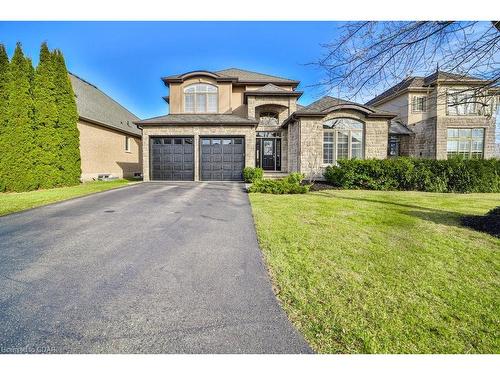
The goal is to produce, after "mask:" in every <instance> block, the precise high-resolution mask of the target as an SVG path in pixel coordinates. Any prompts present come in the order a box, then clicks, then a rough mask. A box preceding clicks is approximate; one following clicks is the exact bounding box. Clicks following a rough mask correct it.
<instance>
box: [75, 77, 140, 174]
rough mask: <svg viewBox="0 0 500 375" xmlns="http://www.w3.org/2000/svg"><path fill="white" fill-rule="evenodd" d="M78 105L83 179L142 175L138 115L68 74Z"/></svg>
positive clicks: (92, 86) (87, 83) (94, 87)
mask: <svg viewBox="0 0 500 375" xmlns="http://www.w3.org/2000/svg"><path fill="white" fill-rule="evenodd" d="M69 77H70V80H71V85H72V87H73V92H74V94H75V100H76V105H77V109H78V115H79V120H78V124H77V126H78V130H79V131H80V157H81V168H82V175H81V179H82V181H89V180H97V179H98V178H103V177H104V178H105V177H118V178H123V177H134V176H136V177H140V176H141V175H142V143H141V136H142V133H141V130H140V129H139V128H138V127H137V125H135V124H134V121H138V120H139V118H138V117H137V116H135V115H134V114H133V113H131V112H130V111H128V110H127V109H126V108H124V107H123V106H122V105H120V104H119V103H118V102H116V101H115V100H113V99H112V98H110V97H109V96H108V95H106V94H105V93H104V92H102V91H101V90H99V89H98V88H97V87H96V86H94V85H92V84H91V83H89V82H87V81H85V80H83V79H81V78H79V77H78V76H76V75H74V74H70V75H69Z"/></svg>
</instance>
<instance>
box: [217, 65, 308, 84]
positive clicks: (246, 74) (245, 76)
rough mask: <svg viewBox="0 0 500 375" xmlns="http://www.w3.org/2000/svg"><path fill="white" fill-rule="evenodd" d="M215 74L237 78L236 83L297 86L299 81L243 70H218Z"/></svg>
mask: <svg viewBox="0 0 500 375" xmlns="http://www.w3.org/2000/svg"><path fill="white" fill-rule="evenodd" d="M215 73H217V74H222V75H225V76H227V77H233V78H237V79H238V82H255V83H265V82H272V83H289V84H291V85H297V84H299V81H295V80H293V79H288V78H283V77H278V76H273V75H270V74H263V73H258V72H253V71H251V70H245V69H239V68H229V69H223V70H218V71H216V72H215Z"/></svg>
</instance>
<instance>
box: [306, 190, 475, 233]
mask: <svg viewBox="0 0 500 375" xmlns="http://www.w3.org/2000/svg"><path fill="white" fill-rule="evenodd" d="M316 195H321V196H324V197H329V198H337V199H345V200H351V201H357V202H359V201H362V202H369V203H377V204H383V205H390V206H396V207H400V208H401V210H399V213H402V214H405V215H409V216H413V217H416V218H418V219H421V220H426V221H431V222H433V223H435V224H444V225H449V226H453V227H458V228H465V226H463V225H461V222H460V218H461V217H462V216H463V215H461V214H459V213H457V212H451V211H445V210H439V209H436V208H430V207H425V206H418V205H415V204H407V203H398V202H391V201H384V200H379V199H370V198H351V197H343V196H338V195H335V194H327V193H316ZM407 209H410V210H407Z"/></svg>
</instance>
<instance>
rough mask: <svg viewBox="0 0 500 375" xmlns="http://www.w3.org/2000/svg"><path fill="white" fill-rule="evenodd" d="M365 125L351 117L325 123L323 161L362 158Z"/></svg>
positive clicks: (332, 161) (331, 162) (330, 161)
mask: <svg viewBox="0 0 500 375" xmlns="http://www.w3.org/2000/svg"><path fill="white" fill-rule="evenodd" d="M363 133H364V125H363V123H362V122H361V121H358V120H354V119H350V118H336V119H332V120H328V121H325V122H324V123H323V163H324V164H335V163H336V162H337V160H340V159H362V158H363V155H364V142H363V138H364V134H363Z"/></svg>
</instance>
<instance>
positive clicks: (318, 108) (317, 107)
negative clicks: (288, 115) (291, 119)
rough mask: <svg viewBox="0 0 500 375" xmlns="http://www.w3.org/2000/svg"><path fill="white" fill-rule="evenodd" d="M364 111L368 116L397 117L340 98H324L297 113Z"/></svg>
mask: <svg viewBox="0 0 500 375" xmlns="http://www.w3.org/2000/svg"><path fill="white" fill-rule="evenodd" d="M355 107H357V108H358V109H362V110H364V111H365V112H367V114H370V115H373V116H374V117H375V116H377V115H380V116H381V117H386V116H387V117H391V116H392V117H395V116H396V114H394V113H391V112H387V111H382V110H380V109H377V108H373V107H369V106H366V105H364V104H359V103H355V102H351V101H349V100H344V99H340V98H334V97H332V96H324V97H322V98H321V99H319V100H316V101H315V102H313V103H311V104H309V105H308V106H306V107H304V108H302V109H301V110H299V111H297V112H296V113H298V114H304V115H307V114H325V115H326V114H328V113H330V112H331V111H332V110H333V109H350V108H352V109H356V108H355Z"/></svg>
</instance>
